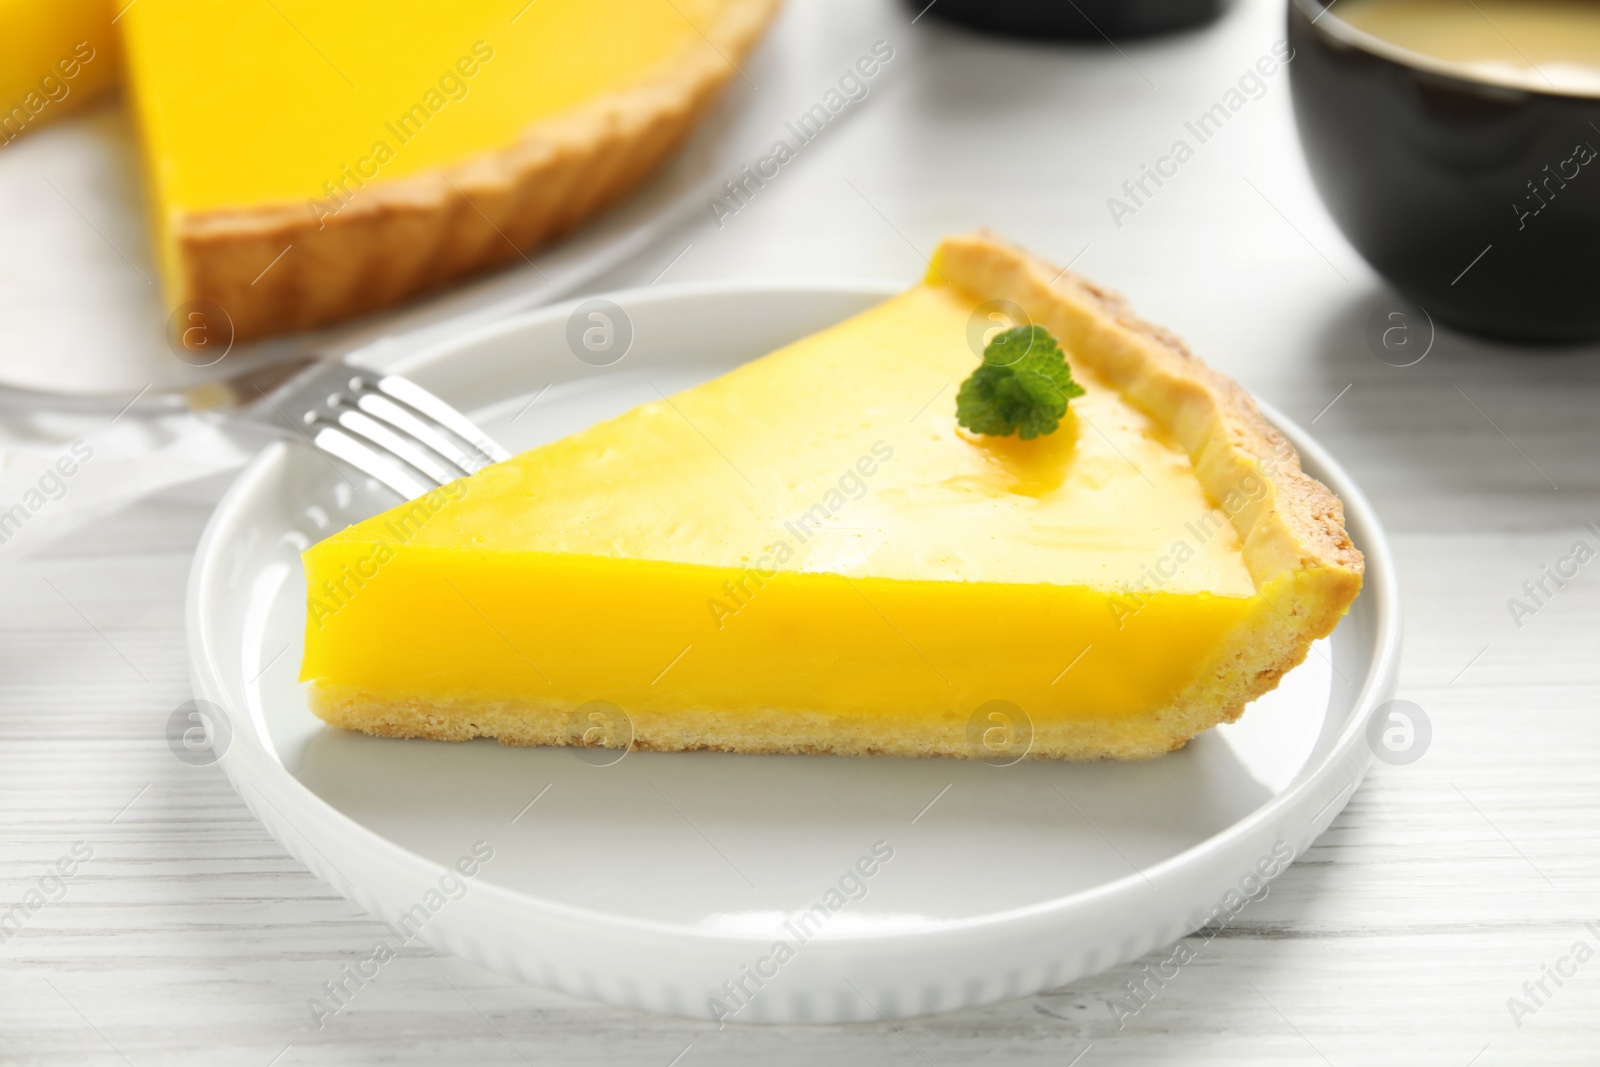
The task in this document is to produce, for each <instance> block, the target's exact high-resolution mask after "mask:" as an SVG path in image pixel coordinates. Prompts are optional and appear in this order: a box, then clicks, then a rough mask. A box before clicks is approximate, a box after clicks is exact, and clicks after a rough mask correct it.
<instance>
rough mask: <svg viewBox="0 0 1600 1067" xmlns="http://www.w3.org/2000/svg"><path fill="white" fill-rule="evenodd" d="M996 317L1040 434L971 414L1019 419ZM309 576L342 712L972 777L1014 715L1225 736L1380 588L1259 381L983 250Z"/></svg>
mask: <svg viewBox="0 0 1600 1067" xmlns="http://www.w3.org/2000/svg"><path fill="white" fill-rule="evenodd" d="M996 301H998V302H1000V303H999V304H994V303H991V302H996ZM994 307H1008V308H1012V309H1013V313H1016V310H1017V309H1020V314H1021V315H1022V316H1024V317H1025V318H1026V319H1027V320H1028V323H1029V326H1028V330H1031V331H1032V333H1025V336H1028V337H1033V336H1037V337H1039V338H1048V339H1050V341H1051V343H1058V344H1059V351H1058V353H1057V355H1056V357H1055V358H1056V361H1057V362H1058V363H1063V362H1064V364H1065V366H1063V367H1061V368H1060V370H1059V374H1060V375H1070V379H1071V385H1070V391H1069V392H1067V394H1066V395H1071V397H1072V399H1071V401H1070V404H1068V405H1065V409H1064V412H1063V411H1062V409H1061V407H1060V406H1058V407H1057V408H1056V409H1055V411H1056V416H1059V418H1056V417H1055V416H1052V418H1051V419H1049V420H1046V423H1045V424H1044V425H1033V426H1032V427H1031V430H1032V432H1030V429H1029V428H1027V427H1025V428H1024V429H1023V430H1022V432H1021V433H1020V434H1006V433H1002V432H996V430H995V428H994V427H992V426H985V427H983V432H975V431H974V430H972V429H969V428H968V424H969V423H974V419H973V418H972V417H970V416H971V412H970V411H967V410H966V408H967V407H968V406H969V404H971V403H973V402H975V401H980V400H982V399H983V397H982V396H980V395H979V394H980V393H982V392H983V390H984V388H987V389H988V390H989V396H990V399H995V398H998V400H997V403H999V406H996V407H991V408H990V409H989V411H988V415H987V416H985V417H986V418H990V420H991V421H992V418H993V417H994V416H995V413H996V412H1001V411H1002V409H1003V408H1004V403H1005V402H1009V401H1007V400H1006V397H1007V396H1008V395H1009V394H1006V392H1005V388H1002V386H1001V385H996V384H995V382H994V381H990V382H989V384H988V386H984V387H983V388H980V387H979V386H977V385H973V384H972V383H973V382H978V381H979V379H980V378H981V377H982V376H981V375H979V374H976V373H975V371H976V370H978V369H980V368H988V366H989V364H988V362H987V361H986V358H985V359H984V360H980V358H979V356H978V354H977V352H978V351H979V350H980V346H978V345H975V344H974V343H973V341H972V338H973V336H974V330H975V329H976V330H977V331H978V332H979V334H980V335H981V333H982V332H983V327H984V324H985V321H986V316H987V315H988V312H989V309H991V308H994ZM1040 343H1041V344H1043V343H1044V342H1043V341H1041V342H1040ZM995 348H996V346H993V345H991V346H990V347H989V348H987V349H982V351H983V352H984V353H985V357H987V355H988V353H990V352H992V351H994V350H995ZM985 373H988V371H987V370H985ZM994 373H995V374H996V375H999V376H1002V377H1003V372H1002V371H1000V370H996V371H995V372H994ZM964 380H966V381H967V384H962V383H963V382H964ZM1057 380H1058V382H1065V381H1066V380H1067V379H1066V377H1058V379H1057ZM981 384H982V383H981V382H980V385H981ZM1002 384H1003V383H1002ZM1062 391H1063V390H1059V389H1058V390H1057V392H1062ZM983 421H984V420H983V418H979V419H977V420H976V422H977V423H978V424H981V423H982V422H983ZM304 562H305V572H306V578H307V581H308V588H309V601H308V618H307V626H306V645H305V658H304V661H303V666H302V678H303V679H304V680H306V681H308V682H310V683H311V685H310V693H311V701H312V706H313V707H314V709H315V710H316V712H317V713H318V714H319V715H321V716H322V718H324V719H325V720H326V721H328V722H329V723H332V724H334V725H336V726H342V727H349V728H353V729H358V730H364V731H367V732H368V733H373V734H380V735H385V736H394V737H428V738H437V739H444V740H465V739H468V738H472V737H480V736H485V737H496V738H499V739H500V740H501V741H502V742H504V743H507V744H516V745H543V744H554V745H567V744H584V743H594V742H596V741H597V740H598V741H600V742H601V743H611V744H617V743H628V739H627V738H626V737H624V738H623V739H622V740H621V741H620V742H619V741H618V739H617V736H616V735H615V734H613V733H610V732H607V733H606V734H605V736H599V735H597V734H596V733H595V732H594V731H592V730H590V729H589V727H590V721H589V720H590V719H591V718H592V716H589V715H587V714H586V713H585V711H584V709H586V708H592V707H597V706H598V707H605V708H608V709H611V711H610V717H611V718H615V717H616V716H617V712H619V711H620V712H621V713H622V715H623V716H625V717H626V719H627V720H628V722H629V723H631V743H632V744H633V745H634V746H635V747H639V748H647V749H666V750H680V749H699V748H709V749H723V750H729V751H736V752H790V753H794V752H806V753H820V752H831V753H848V754H880V753H882V754H894V755H946V756H972V755H982V754H983V753H982V751H981V749H978V748H975V746H974V744H973V730H972V724H973V722H974V721H975V719H974V717H975V716H979V719H978V720H977V721H979V722H980V723H982V722H983V717H984V716H986V715H987V714H988V713H987V712H985V710H984V709H986V708H992V707H996V706H1000V707H1004V708H1007V709H1010V711H1009V718H1010V719H1016V718H1019V717H1020V718H1021V719H1024V720H1026V722H1027V723H1028V724H1030V727H1031V729H1030V745H1029V748H1028V752H1027V754H1028V755H1030V756H1033V757H1044V758H1065V759H1083V758H1096V757H1114V758H1138V757H1148V756H1153V755H1157V754H1159V753H1163V752H1166V751H1169V750H1171V749H1174V748H1177V747H1180V746H1182V745H1183V744H1184V743H1185V742H1186V741H1187V740H1189V739H1190V738H1192V737H1193V736H1195V734H1197V733H1199V732H1200V731H1202V730H1205V729H1206V728H1208V727H1210V726H1213V725H1215V724H1217V723H1220V722H1226V721H1231V720H1233V719H1235V718H1237V717H1238V716H1239V714H1240V713H1241V711H1242V710H1243V709H1244V707H1245V705H1246V704H1248V703H1249V702H1250V701H1251V700H1253V699H1254V698H1256V697H1258V696H1260V695H1261V694H1262V693H1264V692H1266V691H1268V690H1270V689H1272V688H1273V687H1274V686H1275V685H1276V684H1277V682H1278V679H1279V678H1281V677H1282V676H1283V674H1284V673H1285V672H1287V671H1288V670H1290V669H1291V668H1292V667H1294V666H1295V665H1296V664H1298V663H1299V662H1300V661H1301V660H1302V659H1303V658H1304V657H1305V656H1306V654H1307V651H1308V649H1309V648H1310V647H1311V643H1312V642H1313V641H1314V640H1315V639H1317V638H1320V637H1324V636H1326V635H1327V634H1328V633H1329V632H1331V630H1332V629H1333V627H1334V625H1335V624H1336V623H1337V622H1338V620H1339V619H1340V617H1341V616H1342V615H1343V614H1344V613H1345V612H1346V610H1347V609H1348V607H1349V606H1350V604H1351V602H1352V601H1353V600H1354V598H1355V597H1356V595H1357V593H1358V591H1359V590H1360V588H1361V580H1362V559H1361V555H1360V553H1359V552H1358V551H1357V550H1356V549H1355V548H1354V547H1353V546H1352V544H1351V542H1350V539H1349V537H1348V536H1347V534H1346V532H1345V529H1344V526H1343V511H1342V508H1341V505H1340V503H1339V501H1338V499H1337V498H1335V497H1334V496H1333V495H1332V494H1331V493H1330V492H1329V491H1328V490H1327V489H1326V488H1325V487H1324V486H1323V485H1322V484H1321V483H1319V482H1317V481H1315V480H1314V479H1312V478H1311V477H1309V476H1308V475H1306V474H1305V473H1304V472H1302V471H1301V469H1300V465H1299V461H1298V459H1297V457H1296V455H1295V453H1294V451H1293V449H1292V448H1291V447H1290V446H1289V445H1288V443H1287V442H1286V441H1285V440H1284V438H1283V437H1282V436H1281V435H1280V434H1279V433H1278V432H1277V431H1275V430H1274V429H1273V428H1272V427H1270V426H1269V425H1268V424H1267V423H1266V422H1265V421H1264V420H1263V419H1262V418H1261V416H1260V415H1259V414H1258V412H1257V410H1256V408H1255V405H1254V404H1253V403H1252V402H1251V400H1250V399H1249V397H1248V396H1247V395H1246V394H1245V393H1244V391H1243V390H1241V389H1240V388H1239V387H1238V386H1237V385H1235V384H1234V383H1233V382H1231V381H1229V380H1228V379H1227V378H1225V377H1223V376H1222V375H1220V374H1218V373H1217V372H1215V371H1212V370H1209V369H1208V368H1206V367H1205V366H1204V365H1202V364H1201V363H1200V362H1199V360H1197V359H1196V358H1195V357H1194V356H1192V355H1191V354H1190V353H1189V352H1188V350H1187V349H1185V348H1184V347H1183V345H1182V344H1181V343H1180V342H1178V341H1177V340H1176V339H1174V338H1173V337H1172V336H1171V335H1170V334H1168V333H1166V332H1165V331H1163V330H1161V329H1159V328H1156V327H1153V326H1151V325H1149V324H1147V323H1145V322H1142V321H1141V320H1139V319H1138V318H1135V317H1134V316H1133V314H1132V313H1131V312H1130V311H1129V310H1128V308H1127V307H1126V306H1125V305H1124V304H1123V303H1122V302H1121V301H1120V300H1119V299H1117V298H1116V297H1113V296H1111V295H1109V294H1107V293H1105V292H1104V291H1102V290H1100V289H1097V288H1095V287H1094V286H1093V285H1091V284H1089V283H1088V282H1086V281H1084V280H1083V279H1081V278H1078V277H1076V276H1075V275H1073V274H1070V273H1067V272H1063V271H1060V270H1058V269H1057V268H1055V267H1053V266H1051V265H1049V264H1046V263H1044V262H1041V261H1040V260H1037V259H1035V258H1033V257H1032V256H1030V255H1029V254H1028V253H1026V252H1024V251H1022V250H1020V249H1018V248H1015V247H1013V246H1010V245H1008V244H1005V243H1003V242H1001V241H1000V240H998V239H996V238H993V237H991V236H988V235H986V234H978V235H974V236H967V237H961V238H955V239H950V240H946V241H945V242H944V243H943V244H942V245H941V246H940V247H939V249H938V251H937V253H936V254H935V256H934V258H933V261H932V267H931V269H930V271H929V272H928V275H927V277H926V279H925V280H924V281H923V282H922V283H921V284H919V285H917V286H916V287H915V288H913V289H911V290H910V291H908V292H906V293H904V294H903V295H900V296H898V297H895V298H893V299H891V300H889V301H887V302H885V303H883V304H880V305H878V306H877V307H874V308H872V309H870V310H868V311H866V312H864V313H862V314H860V315H857V316H856V317H854V318H852V319H849V320H848V321H845V322H843V323H840V324H839V325H837V326H834V327H832V328H830V329H827V330H824V331H822V332H820V333H817V334H815V335H813V336H810V337H807V338H805V339H803V340H800V341H797V342H795V343H794V344H791V345H789V346H787V347H785V348H782V349H780V350H778V351H776V352H773V353H772V354H770V355H767V356H765V357H764V358H761V359H758V360H755V361H754V362H751V363H748V364H746V365H744V366H742V367H740V368H738V369H736V370H734V371H732V372H730V373H728V374H725V375H723V376H722V377H720V378H717V379H715V380H713V381H709V382H706V383H705V384H702V385H699V386H696V387H694V388H692V389H689V390H686V391H684V392H682V393H679V394H677V395H675V396H672V397H668V398H663V399H661V400H659V401H655V402H652V403H647V404H644V405H642V406H640V407H637V408H635V409H633V410H631V411H629V412H627V413H626V414H624V415H621V416H620V417H617V418H614V419H612V420H610V421H608V422H603V423H600V424H598V425H595V426H593V427H591V428H589V429H587V430H584V431H582V432H580V433H577V434H574V435H572V436H570V437H568V438H565V439H563V440H560V441H557V442H555V443H552V444H549V445H546V446H544V447H541V448H536V449H533V450H532V451H529V452H526V453H523V454H522V455H520V456H517V457H516V458H514V459H512V460H509V461H507V462H504V463H500V464H497V465H495V466H492V467H489V468H486V469H485V470H483V471H481V472H479V473H478V474H476V475H474V476H472V477H470V478H467V479H463V480H462V481H459V482H457V483H454V484H453V485H451V486H449V487H446V488H445V489H443V490H439V491H437V492H436V493H434V494H430V496H428V497H424V498H422V499H421V500H418V501H414V502H412V503H409V504H405V505H402V506H400V507H398V508H396V509H394V510H393V511H391V512H388V513H387V514H384V515H379V516H377V517H376V518H373V519H370V520H368V521H366V522H363V523H360V524H357V525H355V526H351V527H349V528H347V529H345V530H344V531H342V532H340V533H338V534H335V535H334V536H332V537H330V538H328V539H327V540H325V541H323V542H322V543H320V544H318V545H315V546H313V547H312V548H311V549H310V550H309V551H307V552H306V553H305V557H304ZM596 702H600V703H598V704H597V703H596ZM996 702H999V703H998V704H997V703H996Z"/></svg>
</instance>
